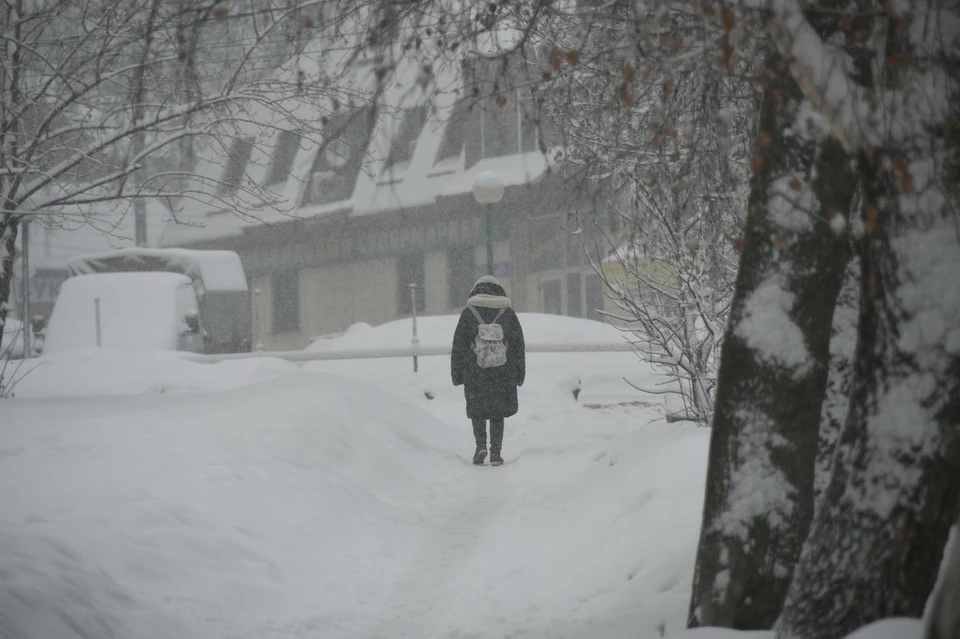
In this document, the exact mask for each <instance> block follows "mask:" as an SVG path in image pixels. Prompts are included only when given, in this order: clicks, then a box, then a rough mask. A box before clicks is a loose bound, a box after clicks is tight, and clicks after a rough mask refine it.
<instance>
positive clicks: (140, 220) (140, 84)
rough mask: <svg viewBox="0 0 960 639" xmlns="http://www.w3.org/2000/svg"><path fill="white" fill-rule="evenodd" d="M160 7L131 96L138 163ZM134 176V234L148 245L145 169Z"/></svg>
mask: <svg viewBox="0 0 960 639" xmlns="http://www.w3.org/2000/svg"><path fill="white" fill-rule="evenodd" d="M159 9H160V0H153V2H152V3H151V5H150V14H149V16H148V18H147V23H146V33H144V41H143V55H141V57H140V66H139V67H137V69H136V71H135V72H134V73H135V76H134V85H133V94H132V95H131V96H130V97H131V102H132V104H131V105H130V106H131V107H132V114H131V115H132V117H131V120H132V122H131V126H134V127H138V128H137V129H136V131H134V133H133V161H134V162H136V163H137V164H140V163H142V162H143V158H141V157H140V154H141V153H143V146H144V142H143V133H144V132H143V129H142V128H140V127H142V124H143V123H142V120H143V94H144V88H145V87H144V85H145V77H144V76H145V75H146V73H147V62H148V61H149V60H150V47H151V46H152V44H153V29H154V25H155V24H156V19H157V12H158V11H159ZM133 178H134V186H135V189H136V190H135V192H134V200H133V234H134V242H135V243H136V245H137V246H146V245H147V203H146V200H144V199H143V195H142V194H141V193H140V187H141V185H142V184H143V169H142V168H141V167H137V168H135V169H134V171H133Z"/></svg>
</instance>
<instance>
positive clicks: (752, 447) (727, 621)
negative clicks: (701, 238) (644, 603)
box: [689, 56, 855, 629]
mask: <svg viewBox="0 0 960 639" xmlns="http://www.w3.org/2000/svg"><path fill="white" fill-rule="evenodd" d="M784 69H786V65H784V64H782V60H781V59H780V58H779V57H778V56H773V57H771V59H770V60H769V61H768V64H767V65H766V68H765V76H766V82H765V87H764V96H763V99H762V103H761V107H760V123H759V135H758V140H757V144H756V151H755V154H756V155H755V156H754V168H755V169H756V170H755V173H754V177H753V181H752V183H751V194H750V205H749V211H750V213H749V215H748V218H747V222H746V230H745V235H744V241H743V252H742V255H741V261H740V272H739V274H738V277H737V283H736V288H735V291H734V299H733V304H732V309H731V316H730V323H729V326H728V328H727V334H726V338H725V340H724V345H723V349H722V352H721V361H720V369H719V379H718V385H717V401H716V408H715V413H714V419H713V432H712V434H711V440H710V458H709V465H708V470H707V485H706V498H705V500H704V515H703V523H702V529H701V536H700V545H699V548H698V552H697V563H696V570H695V573H694V585H693V596H692V599H691V603H690V618H689V624H690V626H700V625H710V626H723V627H730V628H738V629H768V628H770V627H771V626H772V625H773V624H774V622H775V621H776V619H777V617H778V615H779V613H780V610H781V605H782V602H783V598H784V596H785V594H786V591H787V587H788V585H789V582H790V575H791V572H792V570H793V567H794V564H795V563H796V560H797V557H798V556H799V552H800V548H801V545H802V543H803V539H804V537H805V535H806V531H807V529H808V527H809V522H810V520H811V519H812V516H813V475H814V462H815V458H816V454H817V438H818V427H819V423H820V406H821V401H822V398H823V394H824V388H825V386H826V381H827V371H828V366H827V364H828V359H829V345H830V333H831V325H832V320H833V311H834V305H835V303H836V299H837V294H838V292H839V290H840V285H841V282H842V281H843V273H844V268H845V265H846V262H847V254H846V251H845V250H843V249H842V247H841V246H840V242H839V240H838V239H837V237H836V235H835V233H834V232H833V231H832V230H831V227H830V224H829V222H828V221H827V220H826V218H827V212H828V211H830V210H831V209H832V210H833V211H846V210H849V206H850V201H851V199H852V190H853V187H854V184H855V176H854V175H852V174H851V171H850V168H849V162H848V158H847V156H846V155H845V154H844V153H843V152H842V150H841V149H840V148H839V146H838V145H836V144H835V143H833V142H832V141H830V140H827V141H825V142H823V143H819V144H818V143H817V142H816V141H813V140H809V139H806V137H805V135H804V133H803V131H800V130H799V129H800V128H801V127H795V126H794V125H795V120H796V111H797V108H798V104H799V102H800V100H801V97H800V95H799V90H798V89H797V87H796V85H795V83H794V82H793V81H792V80H791V79H790V77H789V74H788V72H786V71H785V70H784ZM814 194H816V195H814Z"/></svg>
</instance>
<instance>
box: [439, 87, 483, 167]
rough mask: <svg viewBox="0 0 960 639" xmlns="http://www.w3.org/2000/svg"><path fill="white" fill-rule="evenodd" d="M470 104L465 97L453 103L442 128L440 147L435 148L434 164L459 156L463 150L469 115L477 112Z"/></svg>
mask: <svg viewBox="0 0 960 639" xmlns="http://www.w3.org/2000/svg"><path fill="white" fill-rule="evenodd" d="M470 106H471V104H470V102H469V101H468V100H467V99H463V100H460V101H459V102H457V103H456V104H455V105H454V107H453V111H452V112H451V113H450V118H449V119H448V120H447V125H446V126H445V127H444V129H443V139H441V140H440V148H438V149H437V155H436V157H435V158H434V161H433V163H434V164H437V163H439V162H442V161H443V160H446V159H449V158H458V157H460V153H462V152H463V143H464V141H465V140H466V139H467V129H468V127H469V125H470V120H471V118H470V116H471V115H472V113H475V112H477V109H471V108H470Z"/></svg>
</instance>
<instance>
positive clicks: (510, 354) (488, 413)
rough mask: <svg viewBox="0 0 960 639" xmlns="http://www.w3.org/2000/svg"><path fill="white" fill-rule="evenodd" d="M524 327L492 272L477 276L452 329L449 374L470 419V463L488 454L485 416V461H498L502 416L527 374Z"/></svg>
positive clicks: (514, 406) (512, 410) (513, 408)
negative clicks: (472, 442)
mask: <svg viewBox="0 0 960 639" xmlns="http://www.w3.org/2000/svg"><path fill="white" fill-rule="evenodd" d="M525 349H526V347H525V345H524V341H523V329H522V328H521V326H520V320H519V318H518V317H517V314H516V313H515V312H514V311H513V309H512V308H510V298H508V297H507V294H506V291H504V289H503V286H501V284H500V282H499V281H498V280H497V278H495V277H493V276H491V275H486V276H484V277H481V278H480V279H479V280H477V283H476V284H474V286H473V290H471V291H470V297H469V299H467V306H466V308H464V309H463V312H462V313H460V321H459V322H458V323H457V328H456V330H455V331H454V334H453V349H452V351H451V354H450V375H451V377H452V379H453V385H454V386H460V385H462V386H463V388H464V391H463V394H464V398H465V399H466V403H467V407H466V408H467V417H468V418H469V419H470V420H471V421H472V422H473V437H474V440H475V441H476V445H477V447H476V450H475V452H474V454H473V463H474V464H477V465H478V466H479V465H482V464H483V462H484V460H485V459H486V457H487V422H488V421H489V422H490V464H491V465H493V466H499V465H500V464H502V463H503V457H501V446H502V445H503V428H504V420H505V419H506V418H507V417H511V416H513V415H516V413H517V410H518V409H519V402H518V400H517V388H518V387H520V386H523V382H524V379H525V377H526V361H525Z"/></svg>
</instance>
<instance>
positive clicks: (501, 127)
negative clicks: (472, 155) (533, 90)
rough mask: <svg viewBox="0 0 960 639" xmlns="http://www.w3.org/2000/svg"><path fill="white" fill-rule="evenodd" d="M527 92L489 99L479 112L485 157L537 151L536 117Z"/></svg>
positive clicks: (482, 152) (512, 91) (481, 150)
mask: <svg viewBox="0 0 960 639" xmlns="http://www.w3.org/2000/svg"><path fill="white" fill-rule="evenodd" d="M533 107H534V105H533V100H532V99H531V97H530V94H529V92H528V91H524V90H522V89H513V90H511V91H508V92H505V93H500V94H498V95H496V96H493V97H490V98H487V99H485V100H484V101H483V109H482V110H481V111H480V129H481V146H480V155H481V157H483V158H496V157H503V156H506V155H515V154H517V153H527V152H530V151H536V150H537V118H536V115H535V110H534V108H533Z"/></svg>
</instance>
